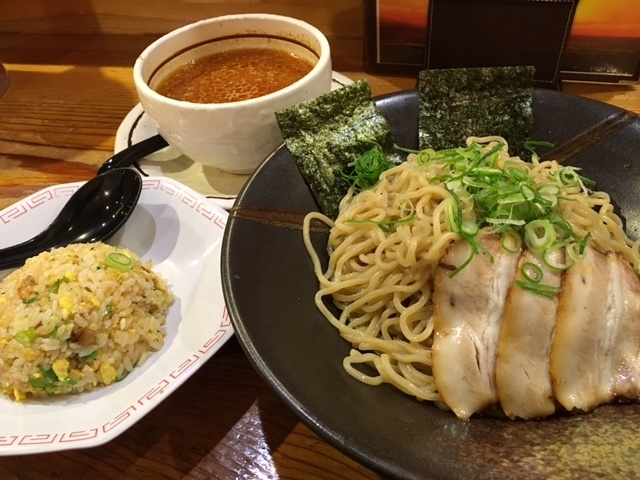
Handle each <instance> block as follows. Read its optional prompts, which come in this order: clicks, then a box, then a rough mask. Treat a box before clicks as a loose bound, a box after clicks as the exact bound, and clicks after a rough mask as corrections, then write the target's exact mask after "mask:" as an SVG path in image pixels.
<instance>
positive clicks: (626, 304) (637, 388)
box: [607, 252, 640, 400]
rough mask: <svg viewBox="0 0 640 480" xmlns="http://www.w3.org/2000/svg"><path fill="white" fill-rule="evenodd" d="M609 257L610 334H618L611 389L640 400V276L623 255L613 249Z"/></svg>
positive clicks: (616, 394)
mask: <svg viewBox="0 0 640 480" xmlns="http://www.w3.org/2000/svg"><path fill="white" fill-rule="evenodd" d="M607 260H608V261H609V266H610V268H611V282H610V286H609V298H610V308H609V310H608V312H607V313H608V316H609V320H608V321H607V326H609V328H611V329H613V332H612V333H611V335H610V336H614V335H615V337H616V338H615V339H614V343H613V345H612V348H611V350H612V355H610V357H609V358H610V360H611V363H610V364H609V365H608V368H609V371H610V373H609V375H610V377H611V393H612V395H613V396H614V397H624V398H628V399H633V400H640V280H639V279H638V275H637V274H636V272H635V271H634V270H633V268H632V267H631V265H630V264H629V263H628V262H627V261H626V260H624V259H623V258H622V256H621V255H619V254H616V253H613V252H609V253H607ZM616 320H617V326H614V324H615V322H616Z"/></svg>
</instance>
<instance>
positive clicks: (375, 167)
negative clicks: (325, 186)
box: [342, 142, 394, 193]
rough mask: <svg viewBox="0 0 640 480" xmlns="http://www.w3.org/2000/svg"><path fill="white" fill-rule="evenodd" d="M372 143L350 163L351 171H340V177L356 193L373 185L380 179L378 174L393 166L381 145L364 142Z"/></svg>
mask: <svg viewBox="0 0 640 480" xmlns="http://www.w3.org/2000/svg"><path fill="white" fill-rule="evenodd" d="M365 143H370V144H372V145H373V148H371V149H370V150H368V151H367V152H365V153H363V154H362V155H360V156H359V157H358V159H357V160H356V161H355V162H354V163H353V164H352V165H350V166H351V167H353V170H352V172H350V173H345V172H342V178H343V179H344V180H345V181H346V182H347V183H348V184H349V186H350V187H351V188H353V191H354V192H356V193H358V192H361V191H362V190H367V189H369V188H371V187H373V186H374V185H375V184H376V183H378V181H379V180H380V174H381V173H382V172H384V171H386V170H389V169H390V168H391V167H393V166H394V164H393V163H391V162H390V161H389V160H388V159H387V155H386V154H385V153H384V151H383V150H382V147H381V146H380V145H379V144H377V143H374V142H365Z"/></svg>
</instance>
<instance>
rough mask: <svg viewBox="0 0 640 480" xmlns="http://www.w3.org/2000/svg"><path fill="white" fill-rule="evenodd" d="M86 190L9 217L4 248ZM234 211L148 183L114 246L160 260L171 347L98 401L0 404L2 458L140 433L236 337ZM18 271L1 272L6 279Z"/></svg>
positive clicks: (39, 197)
mask: <svg viewBox="0 0 640 480" xmlns="http://www.w3.org/2000/svg"><path fill="white" fill-rule="evenodd" d="M80 185H82V182H77V183H69V184H64V185H57V186H53V187H49V188H46V189H44V190H41V191H40V192H37V193H35V194H33V195H31V196H29V197H27V198H25V199H24V200H22V201H21V202H18V203H16V204H15V205H12V206H10V207H8V208H6V209H4V210H2V211H0V248H2V247H6V246H10V245H14V244H16V243H19V242H22V241H24V240H27V239H28V238H31V237H32V236H33V235H35V234H36V233H38V232H39V231H40V230H42V229H43V228H44V227H46V226H47V225H48V224H49V223H50V222H51V220H53V218H54V217H55V216H56V214H57V213H58V211H59V210H60V209H61V208H62V206H63V205H64V203H65V202H66V201H67V200H68V198H69V197H70V196H71V195H72V194H73V192H75V191H76V190H77V189H78V187H79V186H80ZM226 223H227V212H226V211H225V210H224V209H223V208H222V207H220V206H219V205H217V204H215V203H214V202H212V201H211V200H209V199H207V198H205V197H204V196H203V195H201V194H200V193H197V192H196V191H194V190H192V189H191V188H189V187H187V186H185V185H183V184H181V183H179V182H177V181H175V180H172V179H169V178H165V177H147V178H145V179H144V181H143V187H142V193H141V195H140V200H139V203H138V206H137V207H136V209H135V211H134V213H133V214H132V216H131V218H130V219H129V220H128V221H127V223H126V224H125V226H124V227H123V228H122V229H121V230H120V231H119V232H118V233H116V235H115V236H114V237H113V238H112V239H110V240H109V241H108V243H110V244H113V245H122V246H124V247H127V248H129V249H131V250H132V251H134V252H136V253H137V254H138V255H139V256H140V257H141V258H142V259H143V260H145V261H146V260H151V261H152V262H153V263H152V265H153V269H154V270H155V271H157V272H159V273H160V274H162V275H163V276H164V278H165V279H166V280H167V282H168V284H169V288H170V289H171V291H172V292H173V294H174V295H175V297H176V301H175V303H174V304H173V305H172V306H171V307H170V309H169V312H168V315H167V336H166V338H165V345H164V347H163V348H162V349H161V350H160V351H158V352H156V353H154V354H153V355H152V357H151V358H150V359H149V360H148V361H147V362H145V363H144V365H142V366H140V367H138V368H136V369H134V370H133V372H131V374H129V375H128V376H127V377H126V378H125V379H124V380H123V381H121V382H119V383H117V384H114V385H110V386H107V387H101V388H98V389H96V390H95V391H93V392H88V393H84V394H75V395H63V396H60V397H55V396H52V397H49V398H46V399H27V400H25V401H23V402H20V403H18V402H14V401H13V400H11V399H10V398H8V397H5V396H0V425H1V426H2V427H1V428H0V455H21V454H29V453H43V452H51V451H57V450H67V449H76V448H84V447H93V446H97V445H100V444H103V443H105V442H107V441H109V440H111V439H113V438H114V437H116V436H117V435H119V434H121V433H122V432H124V431H125V430H126V429H128V428H129V427H131V426H132V425H133V424H134V423H135V422H137V421H138V420H140V419H141V418H142V417H143V416H144V415H146V414H147V413H148V412H150V411H151V410H152V409H153V408H154V407H156V406H157V405H158V404H159V403H160V402H161V401H162V400H163V399H165V398H167V396H168V395H169V394H170V393H171V392H173V391H174V390H175V389H177V388H178V387H179V386H180V385H181V384H182V383H184V382H185V381H186V380H187V379H188V378H189V377H190V376H191V375H192V374H193V373H195V372H196V371H197V370H198V368H199V367H201V366H202V365H203V364H204V363H205V362H206V361H207V360H208V359H209V358H210V357H211V356H212V355H213V354H214V353H215V352H216V351H218V350H219V349H220V347H221V346H222V345H223V344H224V343H225V342H226V341H227V340H228V339H229V338H231V336H232V335H233V329H232V327H231V322H230V320H229V316H228V313H227V308H226V305H225V302H224V299H223V296H222V286H221V283H220V253H221V246H222V235H223V232H224V229H225V225H226ZM9 271H10V270H3V271H0V278H3V277H4V276H5V275H6V274H7V273H8V272H9Z"/></svg>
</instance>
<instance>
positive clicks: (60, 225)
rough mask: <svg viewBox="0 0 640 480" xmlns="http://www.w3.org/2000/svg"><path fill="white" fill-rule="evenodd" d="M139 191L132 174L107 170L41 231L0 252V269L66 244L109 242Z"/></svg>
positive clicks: (119, 170)
mask: <svg viewBox="0 0 640 480" xmlns="http://www.w3.org/2000/svg"><path fill="white" fill-rule="evenodd" d="M141 191H142V179H141V178H140V175H139V174H138V173H137V172H136V171H135V170H131V169H116V170H109V171H108V172H106V173H104V174H102V175H98V176H97V177H94V178H92V179H91V180H89V181H88V182H87V183H85V184H83V185H82V186H81V187H80V188H79V189H78V190H77V191H76V192H75V193H74V194H73V195H72V196H71V197H70V198H69V200H68V201H67V203H66V204H65V205H64V207H63V208H62V210H61V211H60V213H59V214H58V216H57V217H56V218H55V220H53V222H51V224H50V225H49V226H48V227H47V228H46V229H45V230H44V231H42V232H41V233H39V234H38V235H36V236H35V237H33V238H32V239H30V240H27V241H26V242H23V243H20V244H18V245H14V246H11V247H7V248H3V249H0V269H3V268H10V267H16V266H19V265H21V264H22V263H24V261H25V260H26V259H27V258H29V257H32V256H34V255H37V254H39V253H41V252H44V251H46V250H50V249H52V248H57V247H63V246H66V245H69V244H70V243H88V242H97V241H102V240H107V239H109V238H110V237H111V236H112V235H113V234H114V233H116V232H117V231H118V230H119V229H120V227H122V225H124V223H125V222H126V220H127V219H128V218H129V216H130V215H131V213H132V212H133V210H134V208H135V206H136V204H137V203H138V199H139V198H140V192H141Z"/></svg>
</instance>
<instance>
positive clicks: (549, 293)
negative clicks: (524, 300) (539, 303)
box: [513, 280, 562, 299]
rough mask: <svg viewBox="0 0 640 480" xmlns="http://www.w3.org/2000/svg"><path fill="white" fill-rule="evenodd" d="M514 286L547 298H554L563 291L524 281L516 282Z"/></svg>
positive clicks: (558, 288)
mask: <svg viewBox="0 0 640 480" xmlns="http://www.w3.org/2000/svg"><path fill="white" fill-rule="evenodd" d="M513 284H514V285H515V286H517V287H520V288H522V289H523V290H527V291H529V292H531V293H535V294H536V295H540V296H541V297H545V298H549V299H551V298H554V297H555V296H556V295H557V294H558V293H560V292H561V291H562V288H560V287H552V286H551V285H544V284H542V283H532V282H525V281H522V280H516V281H515V282H513Z"/></svg>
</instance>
